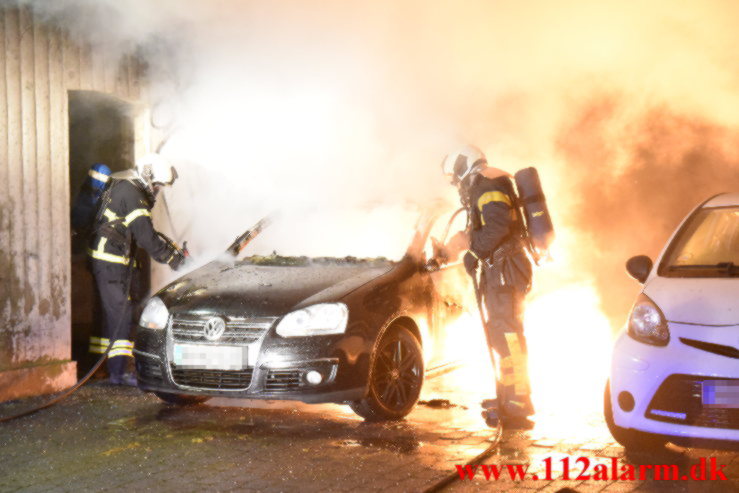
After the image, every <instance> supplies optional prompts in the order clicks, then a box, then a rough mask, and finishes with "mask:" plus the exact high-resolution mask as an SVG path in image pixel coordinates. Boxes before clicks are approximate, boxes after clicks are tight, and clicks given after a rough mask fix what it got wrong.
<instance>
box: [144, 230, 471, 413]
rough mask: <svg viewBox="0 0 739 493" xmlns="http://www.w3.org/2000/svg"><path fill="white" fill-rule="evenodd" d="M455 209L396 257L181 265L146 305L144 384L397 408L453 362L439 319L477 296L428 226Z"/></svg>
mask: <svg viewBox="0 0 739 493" xmlns="http://www.w3.org/2000/svg"><path fill="white" fill-rule="evenodd" d="M458 217H459V216H458V215H454V216H451V219H450V220H449V221H447V219H446V218H449V215H428V216H426V217H424V218H423V219H422V220H420V221H419V222H418V225H417V227H416V229H415V232H414V231H413V230H411V233H413V237H412V239H411V240H410V243H409V244H408V243H406V246H405V247H404V248H403V250H404V254H402V256H401V257H400V258H399V259H398V260H388V259H385V258H374V259H358V258H353V257H349V258H324V257H321V258H316V257H312V258H308V257H291V256H282V255H267V256H256V255H252V256H250V257H245V258H243V259H240V260H237V261H234V260H233V259H232V260H223V259H220V260H215V261H213V262H211V263H209V264H207V265H205V266H203V267H201V268H199V269H197V270H195V271H193V272H191V273H189V274H187V275H185V276H184V277H182V278H180V279H178V280H176V281H175V282H173V283H171V284H169V285H168V286H166V287H165V288H163V289H162V290H160V291H159V292H158V293H157V294H156V295H155V296H154V297H152V298H151V299H150V300H149V301H148V304H147V305H146V307H145V309H144V311H143V313H142V316H141V319H140V321H139V327H138V330H137V335H136V340H135V349H134V355H135V360H136V370H137V377H138V384H139V387H140V388H141V389H142V390H145V391H150V392H154V393H155V394H156V395H157V396H159V397H160V398H161V399H163V400H164V401H167V402H169V403H175V404H190V403H198V402H202V401H205V400H206V399H208V398H210V397H213V396H225V397H239V398H252V399H292V400H300V401H303V402H308V403H320V402H335V403H346V404H349V405H350V406H351V407H352V409H353V410H354V411H355V412H356V413H357V414H359V415H360V416H362V417H364V418H366V419H370V420H381V419H399V418H402V417H403V416H405V415H406V414H408V413H409V412H410V411H411V409H412V408H413V407H414V405H415V404H416V402H417V400H418V397H419V393H420V391H421V386H422V384H423V381H424V376H425V375H428V374H430V373H433V372H440V371H443V370H444V369H446V368H449V366H450V365H451V364H452V362H450V361H446V360H445V358H444V352H443V346H442V344H443V336H444V328H445V326H446V325H447V324H448V323H450V321H452V320H454V319H455V318H457V317H459V316H460V315H461V314H462V313H463V312H464V311H465V310H466V306H467V304H468V300H470V299H472V300H474V297H473V295H472V294H471V292H465V291H464V290H463V289H460V286H467V287H469V285H470V282H469V280H468V279H466V273H465V271H464V267H463V266H462V265H461V264H460V263H452V264H449V265H444V266H439V265H438V263H436V262H435V261H433V259H432V257H433V255H434V251H435V250H434V245H435V244H436V243H437V242H436V239H435V238H434V237H433V235H432V229H433V230H434V231H437V230H439V231H442V232H443V233H441V234H443V235H446V234H448V231H449V226H450V225H451V221H452V219H455V218H458ZM270 229H271V228H270ZM249 236H250V235H249V234H246V235H242V238H248V237H249ZM437 236H438V235H437ZM441 239H442V241H443V238H441Z"/></svg>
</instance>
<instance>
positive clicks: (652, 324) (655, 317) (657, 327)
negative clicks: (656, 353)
mask: <svg viewBox="0 0 739 493" xmlns="http://www.w3.org/2000/svg"><path fill="white" fill-rule="evenodd" d="M629 335H630V336H631V337H633V338H634V339H636V340H637V341H639V342H643V343H645V344H651V345H653V346H666V345H667V343H668V342H669V341H670V329H668V328H667V320H666V319H665V316H664V314H663V313H662V310H660V309H659V307H658V306H657V305H656V304H655V303H654V301H652V300H651V299H650V298H649V297H648V296H647V295H645V294H644V293H642V294H640V295H639V297H638V298H637V299H636V302H635V303H634V307H633V308H632V309H631V315H630V316H629Z"/></svg>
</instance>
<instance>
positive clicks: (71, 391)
mask: <svg viewBox="0 0 739 493" xmlns="http://www.w3.org/2000/svg"><path fill="white" fill-rule="evenodd" d="M133 265H134V262H133V261H132V262H129V265H128V271H127V273H128V275H127V276H126V292H128V290H129V289H130V288H131V278H132V277H133ZM124 314H125V312H122V313H121V315H120V317H119V318H118V323H117V324H116V333H115V334H113V335H114V337H111V338H110V341H109V342H108V347H107V348H105V352H104V353H103V354H101V355H100V358H98V360H97V361H96V362H95V364H94V365H93V366H92V368H90V370H89V371H88V372H87V373H86V374H85V376H83V377H82V378H81V379H80V380H79V381H78V382H77V383H75V384H74V385H72V386H71V387H69V388H68V389H65V390H63V391H62V392H61V393H60V394H59V395H57V396H56V397H53V398H51V399H50V400H48V401H46V402H44V403H43V404H40V405H38V406H36V407H33V408H31V409H27V410H25V411H20V412H18V413H15V414H11V415H10V416H2V417H0V423H5V422H7V421H12V420H14V419H17V418H22V417H24V416H28V415H30V414H33V413H35V412H38V411H41V410H42V409H46V408H48V407H51V406H53V405H54V404H58V403H59V402H61V401H63V400H64V399H66V398H67V397H69V396H70V395H72V394H74V393H75V392H76V391H77V390H78V389H79V388H80V387H82V386H83V385H84V384H86V383H87V381H88V380H90V378H92V376H93V375H94V374H95V372H96V371H98V369H99V368H100V367H101V366H102V364H103V362H104V361H105V360H106V358H107V357H108V353H109V352H110V350H111V348H112V347H113V344H114V343H115V341H116V339H118V336H119V335H120V334H119V332H120V330H121V327H123V325H122V322H123V315H124ZM125 326H126V327H127V325H125Z"/></svg>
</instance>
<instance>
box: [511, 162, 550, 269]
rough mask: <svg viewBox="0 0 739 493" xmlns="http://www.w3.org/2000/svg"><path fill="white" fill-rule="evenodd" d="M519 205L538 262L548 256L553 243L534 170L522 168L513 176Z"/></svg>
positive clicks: (544, 203)
mask: <svg viewBox="0 0 739 493" xmlns="http://www.w3.org/2000/svg"><path fill="white" fill-rule="evenodd" d="M514 178H515V180H516V188H517V189H518V200H519V205H520V206H521V210H522V213H523V216H524V220H525V222H526V229H527V231H528V236H529V241H530V242H531V247H532V254H533V255H534V257H535V259H536V260H537V261H538V260H539V259H540V258H543V257H546V256H548V251H549V247H550V246H551V245H552V242H553V241H554V226H553V225H552V218H551V216H550V215H549V209H547V201H546V197H544V191H543V190H542V188H541V180H539V173H538V172H537V171H536V168H524V169H522V170H520V171H518V172H517V173H516V174H515V176H514Z"/></svg>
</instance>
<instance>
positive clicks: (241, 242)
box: [226, 216, 271, 257]
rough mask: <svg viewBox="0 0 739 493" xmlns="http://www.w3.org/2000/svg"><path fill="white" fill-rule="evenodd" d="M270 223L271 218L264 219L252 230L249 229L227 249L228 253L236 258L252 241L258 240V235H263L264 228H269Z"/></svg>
mask: <svg viewBox="0 0 739 493" xmlns="http://www.w3.org/2000/svg"><path fill="white" fill-rule="evenodd" d="M270 222H271V220H270V217H269V216H267V217H263V218H262V219H261V220H260V221H259V222H258V223H257V224H255V225H254V226H253V227H252V228H251V229H247V230H246V231H244V232H243V233H242V234H240V235H239V236H238V237H237V238H236V239H235V240H234V242H233V243H231V245H230V246H229V247H228V248H227V249H226V252H228V253H230V254H231V255H233V256H234V257H236V256H237V255H238V254H239V253H240V252H241V251H242V250H243V249H244V248H246V245H248V244H249V243H250V242H251V240H253V239H254V238H256V237H257V235H259V233H261V232H262V230H263V229H264V228H266V227H267V226H269V224H270Z"/></svg>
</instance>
